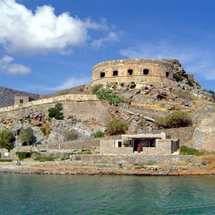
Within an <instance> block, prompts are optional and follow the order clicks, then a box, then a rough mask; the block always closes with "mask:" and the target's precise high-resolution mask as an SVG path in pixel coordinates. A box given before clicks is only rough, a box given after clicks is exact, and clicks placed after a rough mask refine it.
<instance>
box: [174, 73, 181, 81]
mask: <svg viewBox="0 0 215 215" xmlns="http://www.w3.org/2000/svg"><path fill="white" fill-rule="evenodd" d="M173 78H174V79H175V80H176V81H177V82H180V81H183V78H182V77H181V76H180V75H178V74H174V75H173Z"/></svg>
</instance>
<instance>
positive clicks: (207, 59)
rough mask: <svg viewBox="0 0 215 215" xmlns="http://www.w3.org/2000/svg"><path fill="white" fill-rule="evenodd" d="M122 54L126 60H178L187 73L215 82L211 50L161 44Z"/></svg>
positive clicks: (127, 50) (147, 45) (148, 45)
mask: <svg viewBox="0 0 215 215" xmlns="http://www.w3.org/2000/svg"><path fill="white" fill-rule="evenodd" d="M120 53H121V55H122V56H124V57H126V58H152V59H153V58H154V59H178V60H179V61H180V62H181V63H182V66H183V67H184V68H185V69H186V71H187V72H189V73H193V74H198V75H200V76H201V77H202V78H203V79H205V80H215V62H214V60H213V59H214V57H215V56H214V54H213V53H212V52H210V51H209V50H206V51H205V50H202V49H201V48H198V47H189V46H179V45H176V44H173V45H171V44H169V43H165V42H161V43H157V44H148V43H147V44H141V45H140V46H139V47H138V48H128V49H124V50H121V51H120Z"/></svg>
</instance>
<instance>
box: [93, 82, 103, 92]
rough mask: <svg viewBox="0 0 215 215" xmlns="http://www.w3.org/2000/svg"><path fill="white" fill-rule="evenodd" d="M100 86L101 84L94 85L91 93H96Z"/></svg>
mask: <svg viewBox="0 0 215 215" xmlns="http://www.w3.org/2000/svg"><path fill="white" fill-rule="evenodd" d="M101 88H102V84H98V85H95V86H94V87H93V89H92V93H93V94H96V93H97V92H98V91H99V90H100V89H101Z"/></svg>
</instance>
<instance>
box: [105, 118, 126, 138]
mask: <svg viewBox="0 0 215 215" xmlns="http://www.w3.org/2000/svg"><path fill="white" fill-rule="evenodd" d="M127 130H128V125H127V124H126V123H124V122H122V121H121V120H120V119H113V120H110V121H109V122H108V123H107V125H106V131H107V133H108V134H110V135H117V134H124V133H125V132H126V131H127Z"/></svg>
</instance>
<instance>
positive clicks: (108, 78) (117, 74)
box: [92, 59, 175, 86]
mask: <svg viewBox="0 0 215 215" xmlns="http://www.w3.org/2000/svg"><path fill="white" fill-rule="evenodd" d="M174 62H175V60H165V59H163V60H155V59H129V60H112V61H105V62H102V63H99V64H97V65H95V66H94V67H93V77H92V86H95V85H97V84H103V85H104V86H105V85H107V84H109V83H116V82H117V83H119V84H121V83H130V82H134V83H135V84H140V85H141V84H145V83H149V84H153V85H156V86H164V85H165V86H166V85H171V84H172V83H173V64H174Z"/></svg>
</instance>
